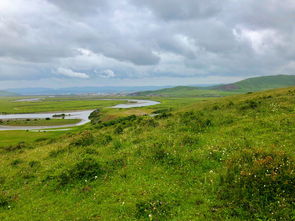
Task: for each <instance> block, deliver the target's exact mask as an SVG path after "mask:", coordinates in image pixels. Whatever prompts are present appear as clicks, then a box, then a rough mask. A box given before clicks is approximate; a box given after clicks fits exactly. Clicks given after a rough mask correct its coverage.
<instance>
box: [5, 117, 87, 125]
mask: <svg viewBox="0 0 295 221" xmlns="http://www.w3.org/2000/svg"><path fill="white" fill-rule="evenodd" d="M80 121H81V120H79V119H50V118H49V119H14V120H12V119H11V120H0V126H58V125H68V124H76V123H79V122H80Z"/></svg>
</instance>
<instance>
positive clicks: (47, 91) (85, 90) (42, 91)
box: [6, 86, 168, 96]
mask: <svg viewBox="0 0 295 221" xmlns="http://www.w3.org/2000/svg"><path fill="white" fill-rule="evenodd" d="M164 87H165V86H162V87H161V86H142V87H140V86H135V87H70V88H56V89H55V88H13V89H7V90H6V92H7V93H15V94H19V95H33V96H34V95H79V94H119V93H122V94H128V93H132V92H135V91H143V90H157V89H160V88H164ZM166 87H168V86H166Z"/></svg>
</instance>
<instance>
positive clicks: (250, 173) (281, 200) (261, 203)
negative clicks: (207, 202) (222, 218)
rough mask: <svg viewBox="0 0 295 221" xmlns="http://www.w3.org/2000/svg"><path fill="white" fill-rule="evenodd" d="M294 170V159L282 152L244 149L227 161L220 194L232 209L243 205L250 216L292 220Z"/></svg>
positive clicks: (294, 196)
mask: <svg viewBox="0 0 295 221" xmlns="http://www.w3.org/2000/svg"><path fill="white" fill-rule="evenodd" d="M294 170H295V164H294V161H293V160H292V159H291V158H290V157H288V156H287V155H286V154H285V153H283V152H274V151H272V152H267V151H261V150H246V151H243V152H242V154H240V155H238V156H236V157H234V158H233V159H231V160H229V161H228V163H227V170H226V173H225V174H224V175H223V176H222V177H221V183H220V184H221V189H220V192H219V197H220V198H221V199H223V200H225V201H226V202H227V206H229V207H231V210H232V211H234V212H235V213H240V212H239V210H240V208H242V210H243V211H242V212H244V213H246V214H247V216H248V217H249V218H251V219H254V218H256V219H257V218H259V219H266V220H268V219H271V220H279V219H281V220H291V219H292V215H291V214H292V210H293V211H294V209H295V208H294V202H295V188H294V186H295V173H294ZM293 215H294V214H293ZM293 218H294V217H293Z"/></svg>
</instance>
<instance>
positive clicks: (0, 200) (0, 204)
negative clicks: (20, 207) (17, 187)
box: [0, 192, 11, 208]
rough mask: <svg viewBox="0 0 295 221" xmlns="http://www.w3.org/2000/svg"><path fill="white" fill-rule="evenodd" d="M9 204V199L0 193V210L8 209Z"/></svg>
mask: <svg viewBox="0 0 295 221" xmlns="http://www.w3.org/2000/svg"><path fill="white" fill-rule="evenodd" d="M10 203H11V197H9V196H7V195H6V194H5V193H3V192H0V208H9V204H10Z"/></svg>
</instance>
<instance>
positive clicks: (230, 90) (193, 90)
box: [131, 75, 295, 97]
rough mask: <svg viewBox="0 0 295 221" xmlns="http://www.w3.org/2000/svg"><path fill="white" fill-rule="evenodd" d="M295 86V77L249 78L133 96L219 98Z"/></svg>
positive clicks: (145, 92)
mask: <svg viewBox="0 0 295 221" xmlns="http://www.w3.org/2000/svg"><path fill="white" fill-rule="evenodd" d="M290 86H295V75H276V76H265V77H255V78H249V79H245V80H242V81H238V82H235V83H232V84H224V85H216V86H210V87H189V86H179V87H173V88H166V89H162V90H155V91H143V92H136V93H132V94H131V95H133V96H166V97H168V96H170V97H185V96H191V97H198V96H199V97H219V96H226V95H232V94H237V93H245V92H252V91H262V90H268V89H275V88H283V87H290Z"/></svg>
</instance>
